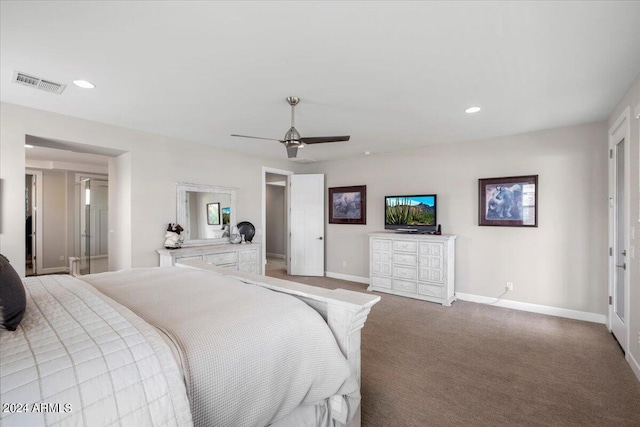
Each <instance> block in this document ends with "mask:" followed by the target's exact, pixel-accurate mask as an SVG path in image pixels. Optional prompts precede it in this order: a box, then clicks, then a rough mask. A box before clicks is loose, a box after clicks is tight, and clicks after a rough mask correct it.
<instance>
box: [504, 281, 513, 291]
mask: <svg viewBox="0 0 640 427" xmlns="http://www.w3.org/2000/svg"><path fill="white" fill-rule="evenodd" d="M504 288H505V289H506V290H508V291H512V290H513V282H507V285H506V286H505V287H504Z"/></svg>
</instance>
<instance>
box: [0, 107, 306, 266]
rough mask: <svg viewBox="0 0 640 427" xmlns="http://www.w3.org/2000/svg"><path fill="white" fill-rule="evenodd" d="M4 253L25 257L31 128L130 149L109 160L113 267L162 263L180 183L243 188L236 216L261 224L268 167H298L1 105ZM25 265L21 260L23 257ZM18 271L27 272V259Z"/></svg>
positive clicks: (51, 135)
mask: <svg viewBox="0 0 640 427" xmlns="http://www.w3.org/2000/svg"><path fill="white" fill-rule="evenodd" d="M0 114H1V115H2V121H1V123H0V132H1V133H0V140H1V145H0V173H1V175H0V179H2V206H1V215H0V221H1V229H0V236H1V240H0V253H3V254H6V255H7V257H9V259H22V258H23V257H24V250H25V249H24V227H25V225H24V212H23V210H24V206H23V202H22V200H23V198H24V169H25V157H24V150H25V149H24V143H25V135H27V134H29V135H33V136H38V137H46V138H51V139H57V140H62V141H70V142H75V143H82V144H87V145H94V146H100V147H107V148H113V149H117V150H122V151H124V152H126V153H125V154H123V155H120V156H119V157H116V158H114V159H112V160H110V163H109V178H110V185H109V195H110V198H109V203H110V209H109V224H110V235H111V239H110V242H109V248H110V254H109V266H110V269H120V268H127V267H145V266H155V265H158V254H157V253H156V252H155V250H156V249H157V248H160V247H162V244H163V242H164V238H163V235H164V232H165V230H166V226H167V224H168V223H169V222H175V221H176V187H175V183H176V182H192V183H199V184H210V185H217V186H223V187H235V188H238V192H237V201H236V204H237V209H238V212H237V218H238V220H247V221H250V222H252V223H253V224H254V225H255V226H256V228H262V223H261V206H260V204H261V197H260V194H261V192H262V189H261V182H262V167H263V166H269V167H273V168H279V169H289V170H299V165H296V164H294V163H291V162H288V161H286V160H282V161H279V160H266V159H261V158H258V157H251V156H246V155H244V154H239V153H233V152H229V151H224V150H219V149H215V148H213V147H209V146H205V145H201V144H195V143H192V142H188V141H182V140H177V139H173V138H168V137H163V136H159V135H154V134H150V133H145V132H139V131H134V130H130V129H125V128H120V127H116V126H111V125H107V124H102V123H97V122H92V121H89V120H82V119H77V118H73V117H69V116H63V115H60V114H54V113H49V112H45V111H41V110H35V109H30V108H26V107H21V106H17V105H12V104H6V103H2V104H1V110H0ZM21 264H22V263H21ZM21 264H19V265H16V270H18V272H19V273H20V274H21V275H24V265H21Z"/></svg>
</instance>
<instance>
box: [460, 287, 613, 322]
mask: <svg viewBox="0 0 640 427" xmlns="http://www.w3.org/2000/svg"><path fill="white" fill-rule="evenodd" d="M456 297H457V298H458V299H460V300H463V301H471V302H477V303H480V304H489V305H492V306H494V307H504V308H512V309H514V310H522V311H530V312H532V313H540V314H547V315H550V316H559V317H566V318H569V319H576V320H585V321H587V322H594V323H602V324H606V321H607V316H606V315H604V314H597V313H590V312H588V311H578V310H569V309H567V308H559V307H551V306H548V305H538V304H529V303H526V302H518V301H511V300H496V298H489V297H484V296H481V295H473V294H465V293H461V292H456Z"/></svg>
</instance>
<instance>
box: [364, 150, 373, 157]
mask: <svg viewBox="0 0 640 427" xmlns="http://www.w3.org/2000/svg"><path fill="white" fill-rule="evenodd" d="M363 154H364V155H365V156H368V155H369V154H371V151H365V152H364V153H363Z"/></svg>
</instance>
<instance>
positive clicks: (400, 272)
mask: <svg viewBox="0 0 640 427" xmlns="http://www.w3.org/2000/svg"><path fill="white" fill-rule="evenodd" d="M393 277H399V278H401V279H409V280H418V270H417V269H415V268H408V267H396V266H395V265H394V266H393Z"/></svg>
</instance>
